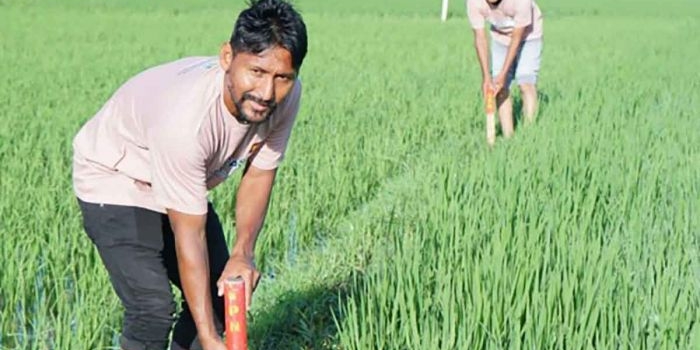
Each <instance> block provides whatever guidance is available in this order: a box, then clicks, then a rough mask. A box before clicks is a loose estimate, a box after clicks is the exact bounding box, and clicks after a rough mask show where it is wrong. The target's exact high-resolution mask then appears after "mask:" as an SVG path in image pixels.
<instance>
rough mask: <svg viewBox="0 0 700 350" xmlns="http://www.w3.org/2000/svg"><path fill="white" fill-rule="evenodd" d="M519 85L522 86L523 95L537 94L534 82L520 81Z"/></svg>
mask: <svg viewBox="0 0 700 350" xmlns="http://www.w3.org/2000/svg"><path fill="white" fill-rule="evenodd" d="M519 86H520V92H521V93H522V94H523V95H535V94H537V87H536V86H535V84H534V83H529V82H526V83H520V84H519Z"/></svg>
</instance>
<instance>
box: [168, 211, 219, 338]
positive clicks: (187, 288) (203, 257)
mask: <svg viewBox="0 0 700 350" xmlns="http://www.w3.org/2000/svg"><path fill="white" fill-rule="evenodd" d="M168 216H169V219H170V223H171V225H172V228H173V233H174V235H175V252H176V254H177V266H178V270H179V273H180V284H181V287H182V291H183V294H184V296H185V300H187V305H188V307H189V308H190V311H191V313H192V318H193V319H194V322H195V325H196V326H197V332H198V334H199V336H200V338H204V337H218V334H217V332H216V327H215V326H214V312H213V309H212V300H211V283H210V278H209V275H210V271H209V253H208V251H207V241H206V232H205V225H206V216H204V215H188V214H183V213H177V212H172V211H169V212H168Z"/></svg>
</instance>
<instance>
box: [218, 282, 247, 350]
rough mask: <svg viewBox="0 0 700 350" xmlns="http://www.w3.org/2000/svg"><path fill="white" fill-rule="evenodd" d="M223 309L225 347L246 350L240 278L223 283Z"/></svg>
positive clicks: (243, 288)
mask: <svg viewBox="0 0 700 350" xmlns="http://www.w3.org/2000/svg"><path fill="white" fill-rule="evenodd" d="M224 307H225V308H226V347H227V348H228V350H248V327H247V326H246V301H245V281H243V279H242V278H240V277H238V278H229V279H227V280H226V281H225V282H224Z"/></svg>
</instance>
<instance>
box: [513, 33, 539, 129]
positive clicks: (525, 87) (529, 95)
mask: <svg viewBox="0 0 700 350" xmlns="http://www.w3.org/2000/svg"><path fill="white" fill-rule="evenodd" d="M541 57H542V39H535V40H531V41H526V42H524V43H523V47H522V49H521V51H520V58H519V60H518V67H517V70H516V72H515V77H516V79H517V80H518V85H520V93H521V96H522V98H523V116H524V118H525V124H529V123H532V122H534V121H535V114H536V112H537V76H538V74H539V71H540V61H541Z"/></svg>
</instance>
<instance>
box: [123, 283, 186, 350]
mask: <svg viewBox="0 0 700 350" xmlns="http://www.w3.org/2000/svg"><path fill="white" fill-rule="evenodd" d="M139 299H140V300H139V302H138V303H136V304H135V305H133V306H128V307H127V310H126V311H125V313H124V327H123V333H122V338H121V346H122V347H123V348H124V349H125V350H141V349H143V350H151V349H158V350H161V349H165V348H166V347H167V345H168V337H169V335H170V330H171V329H172V326H173V322H174V321H175V302H174V300H173V298H172V295H171V294H165V293H158V294H152V295H150V296H149V295H143V296H142V297H141V298H139Z"/></svg>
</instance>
